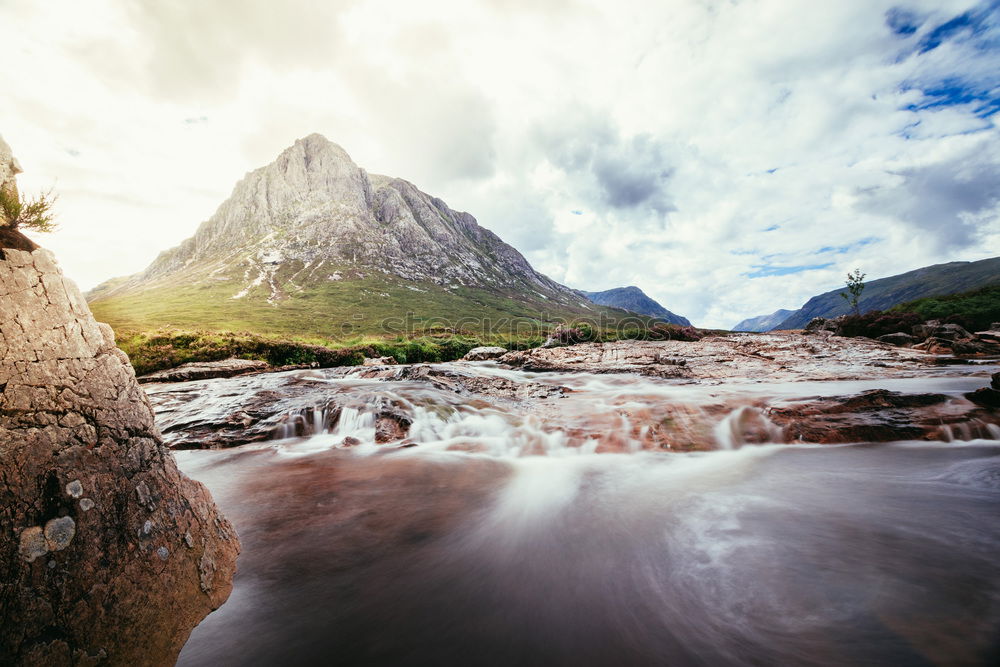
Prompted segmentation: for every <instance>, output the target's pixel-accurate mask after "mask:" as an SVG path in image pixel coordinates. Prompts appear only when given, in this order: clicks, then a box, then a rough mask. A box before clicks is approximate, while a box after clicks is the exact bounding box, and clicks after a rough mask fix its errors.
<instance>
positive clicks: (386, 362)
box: [361, 357, 399, 366]
mask: <svg viewBox="0 0 1000 667" xmlns="http://www.w3.org/2000/svg"><path fill="white" fill-rule="evenodd" d="M397 363H399V362H397V361H396V358H395V357H365V360H364V361H363V362H362V364H361V365H362V366H394V365H395V364H397Z"/></svg>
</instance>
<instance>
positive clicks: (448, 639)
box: [169, 366, 1000, 665]
mask: <svg viewBox="0 0 1000 667" xmlns="http://www.w3.org/2000/svg"><path fill="white" fill-rule="evenodd" d="M476 372H477V373H479V374H482V375H484V376H501V377H503V378H505V379H507V380H511V381H513V382H518V383H529V382H542V383H551V384H560V385H562V386H566V387H569V388H570V389H572V391H571V392H569V393H568V394H567V395H566V396H565V397H563V398H560V399H558V402H557V406H558V409H557V410H555V411H551V410H550V411H548V412H546V411H545V410H544V409H540V410H534V411H533V410H531V409H529V408H528V407H525V406H526V405H527V404H526V403H522V402H518V401H504V400H495V401H470V400H469V399H468V398H467V397H466V398H462V397H461V396H457V395H454V394H448V393H447V392H443V391H439V390H435V389H429V388H428V387H427V385H426V383H419V382H377V381H370V380H368V381H366V380H357V379H353V380H352V379H350V378H328V377H324V376H323V374H319V375H318V377H317V378H316V379H317V381H321V382H325V383H327V385H328V388H327V391H328V392H330V393H331V395H336V396H337V397H338V402H339V403H340V404H342V405H347V406H348V407H346V408H344V409H343V410H341V411H339V412H338V414H337V417H336V419H331V418H330V413H329V411H328V410H325V409H324V407H325V406H324V404H321V403H320V402H314V403H312V404H310V405H306V406H301V407H300V409H299V410H298V412H295V413H294V414H290V415H289V416H288V418H287V419H284V420H283V421H282V422H281V424H288V423H289V421H290V420H292V421H294V420H299V421H300V422H301V424H302V425H303V426H301V427H296V428H291V427H285V430H282V428H283V427H280V426H279V427H278V428H277V429H276V436H280V435H287V434H289V433H303V432H305V433H308V434H310V435H308V437H294V438H286V439H282V440H278V441H276V442H272V443H267V444H263V445H248V446H244V447H241V448H238V449H234V450H225V451H189V452H178V461H179V462H180V463H181V466H182V468H183V469H184V470H185V471H186V472H187V473H188V474H189V475H191V476H193V477H195V478H196V479H199V480H202V481H203V482H205V483H206V484H207V485H208V486H209V488H210V489H211V491H212V493H213V494H214V496H215V498H216V500H217V501H218V502H219V504H220V505H221V506H222V508H223V509H224V511H225V512H226V514H227V515H228V516H229V517H230V519H232V520H233V522H234V523H235V525H236V526H237V528H238V530H239V531H240V535H241V538H242V541H243V554H242V555H241V557H240V561H239V573H238V575H237V580H236V586H235V589H234V592H233V595H232V597H231V598H230V600H229V602H228V603H227V604H226V605H225V606H223V607H222V608H221V609H220V610H219V611H217V612H215V613H213V614H212V615H211V616H209V617H208V618H207V619H206V620H205V621H204V622H203V623H202V624H201V625H200V626H199V627H198V628H197V629H196V630H195V631H194V633H193V634H192V636H191V639H190V641H189V642H188V644H187V646H186V647H185V649H184V652H183V653H182V655H181V659H180V664H182V665H220V664H225V665H230V664H239V665H243V664H260V665H271V664H289V665H299V664H317V665H320V664H323V665H325V664H345V665H346V664H365V665H511V664H529V665H535V664H538V665H549V664H555V665H662V664H677V665H689V664H691V665H729V664H734V665H735V664H751V665H771V664H781V665H788V664H795V665H862V664H892V665H932V664H973V665H975V664H981V665H989V664H998V663H1000V521H998V517H1000V442H997V441H995V440H991V439H983V438H979V439H975V436H977V435H981V436H988V437H995V436H996V435H997V434H996V433H994V432H993V431H990V430H989V429H987V428H985V426H984V428H982V429H979V431H977V432H975V433H973V432H972V430H970V429H969V428H967V429H966V430H967V431H969V432H968V433H967V434H966V435H968V436H969V437H970V438H973V439H967V440H964V441H957V442H951V443H944V442H939V443H926V442H922V443H917V442H899V443H891V444H880V445H867V444H856V445H840V446H817V445H778V444H758V445H752V446H751V445H746V444H745V443H746V438H745V434H746V433H747V429H748V428H749V429H750V431H752V432H754V433H758V434H760V433H763V434H764V435H765V436H767V434H773V435H774V436H775V437H777V435H778V433H777V431H775V430H773V428H774V427H773V425H771V424H769V422H768V421H767V419H766V414H765V413H764V412H762V411H761V410H760V407H759V405H760V404H761V403H762V401H764V402H766V403H768V404H772V403H776V402H781V401H785V400H792V399H794V398H797V397H802V396H829V395H837V394H843V393H850V392H852V391H860V390H862V389H869V388H872V387H889V388H893V389H896V390H898V391H928V390H933V391H939V392H944V393H950V394H955V395H957V394H959V393H961V392H962V391H968V390H970V389H973V388H976V387H978V386H982V385H983V380H982V377H981V375H982V373H981V372H980V373H979V377H966V376H963V375H962V373H963V372H966V371H949V374H943V375H942V376H941V377H938V378H935V379H934V380H932V381H928V380H927V379H923V380H891V381H882V382H875V383H873V382H856V383H797V384H796V385H794V386H790V385H780V386H779V385H763V384H755V385H751V384H744V385H720V386H705V385H677V384H670V383H667V382H663V381H656V380H650V379H646V378H638V377H624V376H595V375H587V374H578V375H573V376H546V377H539V376H528V375H525V374H521V373H516V372H512V371H504V370H501V369H497V368H493V367H490V366H481V367H479V368H478V370H477V371H476ZM256 378H257V379H253V378H251V379H248V378H240V379H234V380H228V381H215V382H213V383H205V384H204V386H203V387H202V388H201V391H199V393H198V397H199V398H198V400H203V401H208V402H209V403H212V404H213V405H218V404H219V402H220V401H222V400H223V398H222V397H223V396H230V397H232V396H234V395H238V394H239V393H240V392H248V391H251V390H254V389H255V387H254V386H252V385H254V383H258V384H260V383H262V384H261V386H264V385H266V384H267V383H269V382H275V381H276V380H275V378H274V377H271V378H268V377H267V376H256ZM931 385H932V386H931ZM256 388H259V387H256ZM765 399H766V400H765ZM352 400H353V401H354V402H353V403H352V402H351V401H352ZM388 403H391V404H392V405H394V406H395V408H396V409H400V410H404V411H406V412H407V414H409V415H411V416H412V417H413V425H412V427H411V429H410V439H411V440H412V441H414V442H417V443H419V445H418V446H416V447H410V448H398V447H395V446H392V445H382V446H379V445H375V444H374V438H375V417H374V413H373V412H372V411H371V409H370V407H371V406H372V405H375V404H378V405H385V404H388ZM712 405H715V406H720V405H721V406H727V407H728V409H727V410H723V411H719V410H717V409H712V408H711V407H707V406H712ZM366 406H367V407H366ZM210 407H211V406H209V405H208V404H204V405H200V404H199V403H198V402H197V400H195V401H192V402H189V403H188V404H187V408H186V409H187V410H194V411H197V410H208V409H209V408H210ZM668 408H669V409H670V410H672V411H673V412H672V413H671V414H674V415H679V414H698V415H700V416H701V417H705V416H706V415H707V417H708V421H709V422H711V423H712V428H711V431H712V436H713V437H715V438H716V439H717V442H718V444H719V445H720V446H721V447H723V448H724V449H722V450H721V451H714V452H695V453H672V452H664V451H649V450H648V449H644V448H643V447H642V442H643V441H642V437H643V434H642V433H640V431H641V428H639V427H638V425H637V423H634V422H635V415H636V414H640V413H641V412H642V411H643V410H653V411H657V410H667V409H668ZM169 409H170V410H179V408H177V406H176V405H173V404H171V407H170V408H169ZM171 418H172V419H176V418H177V415H176V414H174V415H173V417H171ZM630 420H632V422H630ZM581 423H582V424H583V425H584V427H583V428H580V427H579V425H580V424H581ZM692 423H693V424H694V423H695V422H692ZM748 424H749V426H748ZM306 426H308V428H306ZM692 428H695V429H696V428H697V427H696V426H694V427H692ZM994 428H995V427H994ZM683 432H684V431H683V429H682V430H681V431H679V433H683ZM345 438H353V439H356V440H357V441H359V442H360V443H361V444H358V445H357V446H354V447H350V448H343V447H341V446H339V445H341V444H342V443H343V442H344V439H345ZM759 439H760V438H759V437H758V438H757V440H759ZM764 439H766V437H765V438H764ZM608 443H613V445H614V446H611V445H609V444H608ZM602 451H604V452H611V453H598V452H602Z"/></svg>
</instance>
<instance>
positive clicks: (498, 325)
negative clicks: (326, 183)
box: [90, 274, 648, 340]
mask: <svg viewBox="0 0 1000 667" xmlns="http://www.w3.org/2000/svg"><path fill="white" fill-rule="evenodd" d="M281 290H282V298H279V299H276V300H273V301H269V300H268V297H270V296H271V295H272V293H271V291H270V289H266V290H265V288H264V286H258V287H256V288H255V289H254V290H252V291H251V292H250V293H248V294H247V295H246V296H244V297H242V298H239V299H234V298H233V296H234V291H235V289H234V287H233V285H232V283H231V282H228V281H227V282H221V281H220V282H214V283H213V282H211V281H207V280H201V281H198V282H193V283H191V284H181V285H178V284H168V285H162V286H153V287H151V288H150V289H147V290H144V291H142V292H125V293H122V294H118V295H115V294H112V295H110V296H102V294H101V293H99V292H98V293H95V294H92V295H91V299H92V300H91V303H90V307H91V309H92V310H93V311H94V315H95V317H96V318H97V319H98V320H99V321H102V322H107V323H108V324H110V325H111V326H112V327H113V328H114V329H115V330H116V331H155V330H158V329H162V328H173V329H183V330H207V331H246V332H252V333H260V334H282V335H295V336H306V337H309V336H313V337H319V338H323V339H334V340H337V339H341V338H344V337H345V336H352V335H358V334H374V335H384V334H393V335H394V334H405V335H412V334H418V333H420V332H422V331H426V330H429V329H434V328H449V329H459V330H465V331H470V332H472V333H475V334H477V335H490V334H494V333H511V332H521V331H531V330H535V331H536V332H537V331H540V330H547V329H549V328H551V327H552V326H553V325H554V324H556V323H558V322H565V321H573V320H576V319H579V318H586V319H590V320H602V318H603V320H606V321H607V322H610V323H614V322H617V321H620V320H623V319H631V320H644V319H648V318H642V317H641V316H636V315H635V314H633V313H626V312H625V311H622V310H619V309H613V308H605V307H600V306H596V305H591V304H586V305H581V306H574V305H571V304H569V305H568V304H559V303H556V302H554V301H549V300H547V299H545V298H543V297H541V296H536V297H534V298H531V297H530V296H529V297H526V296H525V294H524V292H520V293H518V292H513V291H511V292H504V291H501V290H496V291H490V290H486V289H481V288H471V287H456V288H454V289H448V288H445V287H442V286H440V285H436V284H433V283H423V282H411V281H403V280H401V279H399V278H397V277H395V276H386V275H384V274H376V275H374V276H368V277H365V278H360V279H352V280H340V281H331V282H326V283H322V284H319V285H317V286H314V287H307V288H302V289H299V290H295V289H294V288H293V287H291V286H289V285H287V284H286V285H282V288H281ZM580 301H581V302H582V303H586V302H585V300H584V299H583V298H582V297H581V299H580ZM407 313H412V315H411V316H409V317H408V316H407Z"/></svg>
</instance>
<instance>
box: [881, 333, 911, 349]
mask: <svg viewBox="0 0 1000 667" xmlns="http://www.w3.org/2000/svg"><path fill="white" fill-rule="evenodd" d="M876 340H878V341H880V342H882V343H888V344H889V345H896V346H898V347H909V346H911V345H913V344H914V343H915V342H916V341H917V339H916V338H914V337H913V336H911V335H910V334H908V333H903V332H902V331H900V332H897V333H891V334H886V335H884V336H879V337H878V338H877V339H876Z"/></svg>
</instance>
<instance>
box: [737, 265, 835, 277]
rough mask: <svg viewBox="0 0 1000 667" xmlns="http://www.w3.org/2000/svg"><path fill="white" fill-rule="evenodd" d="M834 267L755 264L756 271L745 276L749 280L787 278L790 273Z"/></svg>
mask: <svg viewBox="0 0 1000 667" xmlns="http://www.w3.org/2000/svg"><path fill="white" fill-rule="evenodd" d="M831 266H833V262H827V263H826V264H804V265H800V266H774V265H773V264H755V265H754V267H753V268H754V269H755V270H754V271H751V272H750V273H746V274H744V275H745V276H746V277H748V278H764V277H766V276H787V275H788V274H790V273H802V272H803V271H814V270H816V269H826V268H829V267H831Z"/></svg>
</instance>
